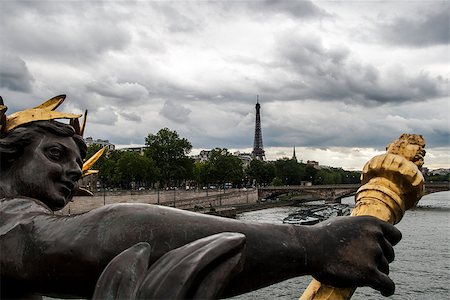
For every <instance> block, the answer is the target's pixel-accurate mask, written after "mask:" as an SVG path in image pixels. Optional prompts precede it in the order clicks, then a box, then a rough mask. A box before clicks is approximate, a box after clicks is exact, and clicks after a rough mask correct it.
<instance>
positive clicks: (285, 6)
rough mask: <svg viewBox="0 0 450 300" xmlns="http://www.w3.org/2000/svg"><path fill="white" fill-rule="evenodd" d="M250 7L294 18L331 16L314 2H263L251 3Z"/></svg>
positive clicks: (275, 0) (282, 0)
mask: <svg viewBox="0 0 450 300" xmlns="http://www.w3.org/2000/svg"><path fill="white" fill-rule="evenodd" d="M248 5H249V6H250V7H251V8H253V9H259V10H260V11H263V12H266V13H283V14H285V15H289V16H291V17H294V18H303V19H305V18H308V19H310V18H315V17H327V16H330V14H329V13H327V12H326V11H325V10H324V9H322V8H320V7H319V6H317V5H316V4H314V3H313V2H312V1H309V0H304V1H284V0H262V1H249V2H248Z"/></svg>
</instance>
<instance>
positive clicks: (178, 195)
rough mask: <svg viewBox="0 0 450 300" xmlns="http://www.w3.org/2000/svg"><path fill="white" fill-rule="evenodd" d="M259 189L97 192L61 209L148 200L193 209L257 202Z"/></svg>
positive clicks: (75, 211)
mask: <svg viewBox="0 0 450 300" xmlns="http://www.w3.org/2000/svg"><path fill="white" fill-rule="evenodd" d="M257 200H258V192H257V190H256V189H254V190H247V191H242V190H237V189H233V190H226V191H225V193H224V191H223V190H211V191H208V192H206V191H204V190H201V191H197V190H190V191H183V190H168V191H121V192H106V193H105V194H103V193H101V192H100V193H97V194H96V195H94V196H93V197H74V199H73V202H70V203H69V204H68V205H67V206H66V207H65V208H63V209H62V210H60V211H58V212H57V214H60V215H72V214H79V213H84V212H87V211H90V210H92V209H94V208H98V207H101V206H104V205H107V204H114V203H148V204H159V205H164V206H171V207H176V208H180V209H193V208H194V207H195V206H197V207H203V208H209V207H214V208H216V207H227V206H233V205H244V204H252V203H257Z"/></svg>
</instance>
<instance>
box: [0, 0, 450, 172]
mask: <svg viewBox="0 0 450 300" xmlns="http://www.w3.org/2000/svg"><path fill="white" fill-rule="evenodd" d="M448 18H449V17H448V3H447V2H438V1H433V2H426V3H425V2H424V3H422V2H412V3H411V2H392V1H389V2H386V1H380V2H372V1H370V2H368V1H364V2H361V3H359V4H358V5H354V3H346V2H335V1H276V0H270V1H263V0H261V1H185V2H179V1H94V2H92V1H7V2H4V3H2V10H1V11H0V25H1V26H0V37H1V39H2V41H3V42H2V53H1V55H2V58H1V68H0V76H1V77H0V94H1V95H2V96H3V98H4V99H5V104H6V105H8V108H9V109H8V112H14V111H17V110H20V109H25V108H29V107H31V106H33V105H37V104H39V103H40V102H42V101H44V100H46V99H49V98H51V97H53V96H55V95H58V94H67V101H66V103H65V104H64V105H63V106H62V108H61V109H62V110H64V111H76V112H82V111H83V110H84V109H85V108H87V109H89V121H88V127H87V129H86V132H87V133H86V134H87V135H91V136H93V137H94V138H101V139H109V140H110V141H111V142H112V143H115V144H118V145H121V146H127V145H136V144H141V145H142V144H144V140H145V137H146V136H147V135H148V134H149V133H156V132H157V131H158V130H159V129H161V128H164V127H168V128H170V129H172V130H176V131H177V132H178V133H179V134H180V135H181V136H183V137H186V138H187V139H189V140H190V141H191V142H192V144H193V147H194V149H210V148H214V147H224V148H228V149H235V150H240V151H251V147H252V143H253V132H254V125H255V124H254V122H255V107H254V106H255V102H256V95H257V94H259V100H260V103H261V118H262V132H263V141H264V146H265V149H266V153H267V157H268V158H269V159H275V158H277V157H280V156H281V155H284V154H286V153H287V154H289V153H291V151H292V147H293V146H296V147H297V148H298V149H299V151H298V153H299V157H300V156H301V157H302V159H305V160H307V159H313V160H319V162H321V160H322V159H323V161H324V163H327V160H326V159H328V158H330V155H329V153H331V152H332V153H334V154H336V155H334V154H333V155H334V156H335V157H339V158H342V161H343V162H345V165H342V166H343V167H351V168H357V167H358V166H359V162H358V164H354V165H351V159H350V154H352V155H355V157H358V159H359V158H361V159H362V158H363V157H366V156H367V155H370V154H373V153H375V152H376V151H380V150H383V149H384V147H385V145H386V143H387V142H389V141H391V140H392V139H393V138H396V137H397V136H398V135H400V134H401V133H403V132H414V133H419V134H423V135H424V136H425V138H426V139H427V145H428V147H429V149H428V150H427V151H428V153H429V154H430V156H429V157H430V159H431V161H430V163H429V164H430V165H433V166H448V159H447V162H445V159H444V158H443V155H442V153H443V150H442V149H448V147H449V136H450V134H449V127H448V124H449V123H448V122H449V121H448V111H449V108H448V100H449V99H448V54H447V52H448V41H449V37H448V21H449V19H448ZM314 149H315V150H314ZM330 149H332V150H330ZM354 149H359V150H358V151H356V150H354ZM433 149H436V150H435V151H436V152H435V153H436V154H433ZM328 150H330V151H331V152H330V151H328ZM327 151H328V152H327ZM338 152H339V153H338ZM282 153H284V154H282ZM437 153H440V154H439V155H438V154H437ZM315 155H317V156H315ZM309 156H310V157H309ZM433 159H434V161H433ZM329 163H339V161H330V162H329Z"/></svg>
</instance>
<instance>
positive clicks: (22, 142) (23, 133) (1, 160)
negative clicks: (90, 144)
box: [0, 121, 87, 170]
mask: <svg viewBox="0 0 450 300" xmlns="http://www.w3.org/2000/svg"><path fill="white" fill-rule="evenodd" d="M49 132H50V133H52V134H55V135H57V136H63V137H72V139H73V140H74V141H75V144H76V145H77V146H78V149H79V150H80V154H81V157H82V158H84V157H85V156H86V151H87V146H86V143H85V142H84V140H83V138H82V137H81V136H79V135H77V134H75V130H74V129H73V127H72V126H70V125H67V124H64V123H60V122H55V121H36V122H32V123H28V124H25V125H22V126H20V127H17V128H15V129H13V130H12V131H10V132H8V133H7V134H6V135H5V136H3V137H2V138H0V170H6V169H8V168H9V166H10V165H11V164H12V163H13V162H14V161H16V160H17V159H19V158H20V157H21V156H22V154H23V151H24V149H25V147H26V146H28V145H30V144H31V143H32V142H33V141H35V140H37V139H39V138H41V136H42V135H44V134H46V133H49Z"/></svg>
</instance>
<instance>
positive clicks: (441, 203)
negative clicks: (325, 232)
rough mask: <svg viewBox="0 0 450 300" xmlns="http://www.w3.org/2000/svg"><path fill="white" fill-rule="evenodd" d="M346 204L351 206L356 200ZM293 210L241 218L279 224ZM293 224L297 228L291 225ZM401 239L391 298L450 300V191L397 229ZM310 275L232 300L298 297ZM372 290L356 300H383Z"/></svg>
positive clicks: (427, 199)
mask: <svg viewBox="0 0 450 300" xmlns="http://www.w3.org/2000/svg"><path fill="white" fill-rule="evenodd" d="M342 203H346V204H350V205H353V198H350V197H349V198H345V199H343V201H342ZM295 210H296V208H295V207H279V208H270V209H265V210H259V211H253V212H247V213H242V214H240V215H238V216H237V219H240V220H245V221H253V222H267V223H276V224H279V223H281V222H282V220H283V218H285V217H286V216H287V215H288V214H289V213H291V212H294V211H295ZM293 226H294V225H293ZM396 226H397V228H399V229H400V231H401V232H402V234H403V239H402V241H400V243H399V244H398V245H397V246H395V251H396V252H395V254H396V259H395V261H394V262H393V263H392V264H391V265H390V277H391V278H392V279H393V280H394V282H395V284H396V291H395V294H394V295H392V296H391V297H389V299H395V300H410V299H427V300H428V299H429V300H437V299H446V300H448V299H450V192H440V193H434V194H430V195H426V196H424V197H423V198H422V199H421V200H420V202H419V204H418V206H417V208H415V209H413V210H410V211H408V212H407V213H406V214H405V216H404V217H403V219H402V221H401V222H400V223H399V224H397V225H396ZM310 280H311V277H309V276H304V277H298V278H294V279H290V280H286V281H283V282H280V283H277V284H274V285H272V286H269V287H266V288H263V289H260V290H257V291H254V292H251V293H248V294H244V295H240V296H238V297H234V298H233V299H239V300H249V299H286V300H287V299H298V298H299V296H300V295H301V293H302V292H303V291H304V290H305V288H306V287H307V285H308V284H309V282H310ZM382 298H384V297H382V296H381V294H380V293H378V292H377V291H375V290H373V289H371V288H358V289H357V290H356V292H355V294H354V295H353V297H352V299H355V300H357V299H359V300H372V299H382Z"/></svg>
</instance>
